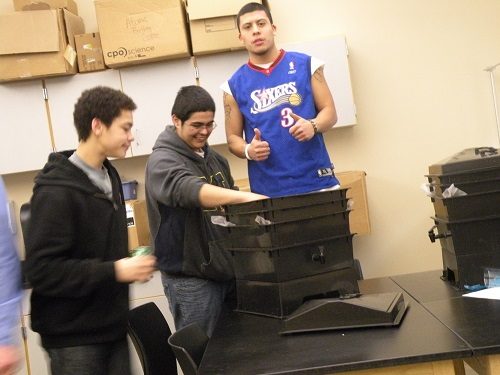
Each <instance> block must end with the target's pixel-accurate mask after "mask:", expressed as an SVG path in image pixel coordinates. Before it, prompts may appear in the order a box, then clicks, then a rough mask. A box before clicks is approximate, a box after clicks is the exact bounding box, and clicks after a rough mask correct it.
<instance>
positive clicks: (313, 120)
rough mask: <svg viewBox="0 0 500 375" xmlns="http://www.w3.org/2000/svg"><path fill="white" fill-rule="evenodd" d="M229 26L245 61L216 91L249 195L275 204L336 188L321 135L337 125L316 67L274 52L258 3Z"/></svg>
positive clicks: (271, 29)
mask: <svg viewBox="0 0 500 375" xmlns="http://www.w3.org/2000/svg"><path fill="white" fill-rule="evenodd" d="M237 23H238V29H239V32H240V34H239V39H240V40H241V41H242V43H243V44H244V46H245V48H246V49H247V51H248V54H249V61H248V63H247V64H245V65H243V66H242V67H241V68H239V69H238V70H237V71H236V72H235V73H234V74H233V76H232V77H231V78H230V79H229V80H228V81H227V82H226V83H224V84H223V86H222V89H223V91H224V107H225V118H226V136H227V141H228V145H229V149H230V151H231V152H232V153H233V154H234V155H236V156H238V157H240V158H246V159H248V175H249V179H250V188H251V190H252V191H253V192H256V193H260V194H265V195H267V196H270V197H277V196H286V195H292V194H302V193H308V192H312V191H318V190H322V189H330V188H334V187H336V186H338V184H339V182H338V180H337V178H336V177H335V175H334V173H333V165H332V163H331V161H330V157H329V155H328V152H327V150H326V146H325V143H324V140H323V136H322V133H323V132H326V131H327V130H329V129H330V128H331V127H332V126H333V125H334V124H335V123H336V122H337V113H336V111H335V104H334V101H333V97H332V95H331V93H330V90H329V88H328V84H327V82H326V80H325V77H324V75H323V63H322V62H321V61H319V60H317V59H315V58H312V57H310V56H307V55H304V54H301V53H297V52H288V51H283V50H280V49H278V48H277V47H276V44H275V42H274V36H275V33H276V26H275V25H274V24H273V20H272V16H271V13H270V12H269V9H268V8H267V7H265V6H264V5H262V4H259V3H248V4H246V5H245V6H243V7H242V8H241V10H240V11H239V13H238V16H237Z"/></svg>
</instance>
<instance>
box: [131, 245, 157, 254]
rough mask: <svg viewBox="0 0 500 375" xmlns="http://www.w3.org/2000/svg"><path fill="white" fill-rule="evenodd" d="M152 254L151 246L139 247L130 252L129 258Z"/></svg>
mask: <svg viewBox="0 0 500 375" xmlns="http://www.w3.org/2000/svg"><path fill="white" fill-rule="evenodd" d="M152 252H153V250H152V249H151V246H139V247H136V248H135V249H133V250H132V251H131V252H130V256H132V257H136V256H140V255H150V254H151V253H152Z"/></svg>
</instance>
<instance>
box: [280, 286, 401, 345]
mask: <svg viewBox="0 0 500 375" xmlns="http://www.w3.org/2000/svg"><path fill="white" fill-rule="evenodd" d="M406 308H407V306H406V304H405V301H404V298H403V294H402V293H376V294H364V295H355V296H354V297H350V298H321V299H313V300H309V301H307V302H305V303H304V304H302V305H301V306H300V307H299V308H298V309H297V310H295V311H294V312H293V313H292V314H291V315H289V316H288V317H287V318H286V319H284V320H283V323H282V329H281V331H280V334H282V335H285V334H291V333H300V332H310V331H324V330H336V329H348V328H361V327H383V326H397V325H399V324H400V323H401V320H402V319H403V316H404V313H405V311H406Z"/></svg>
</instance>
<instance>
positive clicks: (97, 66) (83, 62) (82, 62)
mask: <svg viewBox="0 0 500 375" xmlns="http://www.w3.org/2000/svg"><path fill="white" fill-rule="evenodd" d="M75 46H76V57H77V59H78V71H79V72H80V73H84V72H94V71H96V70H104V69H106V66H105V65H104V57H103V55H102V47H101V38H100V37H99V33H88V34H78V35H75Z"/></svg>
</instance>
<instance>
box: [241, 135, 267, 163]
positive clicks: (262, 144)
mask: <svg viewBox="0 0 500 375" xmlns="http://www.w3.org/2000/svg"><path fill="white" fill-rule="evenodd" d="M254 133H255V135H254V137H253V139H252V142H250V143H249V145H248V149H247V153H248V156H249V157H250V159H251V160H255V161H262V160H266V159H267V158H268V157H269V154H270V153H271V148H270V147H269V143H268V142H267V141H263V140H262V134H261V132H260V130H259V129H258V128H255V129H254Z"/></svg>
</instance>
